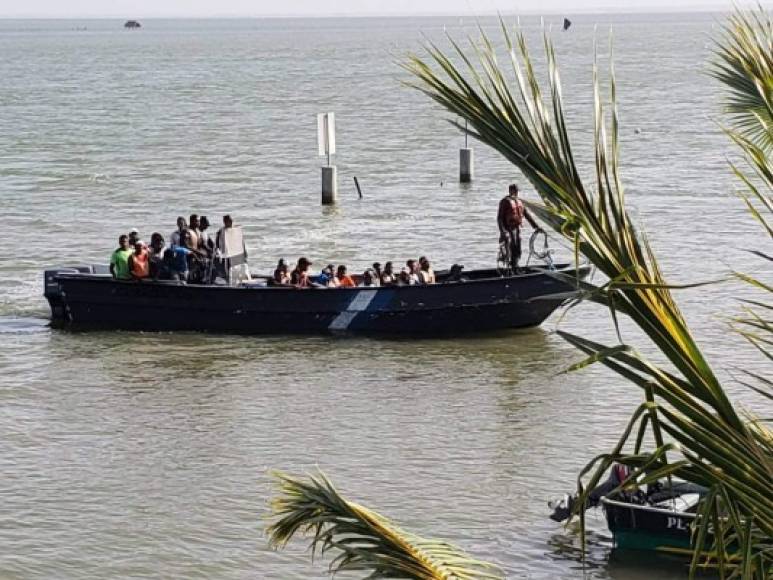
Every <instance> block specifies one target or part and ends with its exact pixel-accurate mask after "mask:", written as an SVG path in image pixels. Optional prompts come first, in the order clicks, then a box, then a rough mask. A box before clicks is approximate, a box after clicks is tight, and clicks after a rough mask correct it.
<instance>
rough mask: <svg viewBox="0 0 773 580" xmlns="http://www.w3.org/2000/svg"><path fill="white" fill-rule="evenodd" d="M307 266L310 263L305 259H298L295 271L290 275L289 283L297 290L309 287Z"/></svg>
mask: <svg viewBox="0 0 773 580" xmlns="http://www.w3.org/2000/svg"><path fill="white" fill-rule="evenodd" d="M309 266H311V262H310V261H309V260H308V259H307V258H303V257H302V258H298V264H297V265H296V266H295V270H293V271H292V274H290V283H291V284H292V285H293V286H296V287H298V288H308V287H309V286H311V282H310V281H309Z"/></svg>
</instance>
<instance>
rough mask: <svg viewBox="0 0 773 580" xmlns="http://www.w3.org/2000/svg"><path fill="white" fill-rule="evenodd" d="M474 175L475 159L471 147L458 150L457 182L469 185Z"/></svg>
mask: <svg viewBox="0 0 773 580" xmlns="http://www.w3.org/2000/svg"><path fill="white" fill-rule="evenodd" d="M474 174H475V157H474V155H473V149H472V147H463V148H462V149H459V182H460V183H469V182H471V181H472V178H473V176H474Z"/></svg>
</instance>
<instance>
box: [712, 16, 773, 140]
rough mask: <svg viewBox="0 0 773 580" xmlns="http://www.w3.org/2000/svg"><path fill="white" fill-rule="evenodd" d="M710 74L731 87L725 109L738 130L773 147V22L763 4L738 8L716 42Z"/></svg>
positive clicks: (747, 136)
mask: <svg viewBox="0 0 773 580" xmlns="http://www.w3.org/2000/svg"><path fill="white" fill-rule="evenodd" d="M716 54H717V60H716V61H715V62H714V65H713V68H712V71H711V74H712V75H713V76H714V77H715V78H717V79H718V80H719V81H721V82H722V83H724V84H725V86H726V87H727V89H728V96H727V104H726V109H727V113H728V116H729V117H730V120H731V122H732V123H733V127H734V129H735V131H736V132H737V133H738V134H741V135H745V136H746V138H747V139H748V140H749V143H750V144H752V145H754V146H756V147H758V148H759V149H760V150H761V151H763V152H765V153H770V151H771V149H773V23H771V20H770V16H769V15H768V14H767V12H765V10H763V9H762V8H760V10H759V11H757V12H751V11H742V10H736V12H735V14H733V15H732V16H731V17H730V18H729V19H728V21H727V23H726V24H725V26H724V28H723V34H722V37H721V38H720V40H719V41H718V42H717V47H716Z"/></svg>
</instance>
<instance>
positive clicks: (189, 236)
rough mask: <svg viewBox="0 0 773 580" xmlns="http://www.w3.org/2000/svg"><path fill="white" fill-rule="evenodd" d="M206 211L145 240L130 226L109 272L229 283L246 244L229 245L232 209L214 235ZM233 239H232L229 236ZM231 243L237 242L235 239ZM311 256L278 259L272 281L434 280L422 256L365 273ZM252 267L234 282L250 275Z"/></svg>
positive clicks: (336, 284) (304, 284)
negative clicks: (317, 264) (316, 264)
mask: <svg viewBox="0 0 773 580" xmlns="http://www.w3.org/2000/svg"><path fill="white" fill-rule="evenodd" d="M209 228H210V222H209V219H208V218H207V217H206V216H198V215H197V214H192V215H191V216H190V217H189V219H188V220H187V221H186V220H185V218H184V217H178V218H177V228H176V229H175V230H174V231H173V232H172V233H171V235H170V236H169V238H168V240H169V242H168V243H167V240H166V239H165V238H164V236H163V235H162V234H160V233H159V232H153V233H152V234H151V236H150V242H149V243H147V242H145V241H144V240H143V239H142V238H141V236H140V233H139V231H138V230H137V229H136V228H132V229H131V231H129V233H128V234H121V235H120V236H119V238H118V248H117V249H116V250H115V251H114V252H113V253H112V255H111V257H110V273H111V274H112V275H113V277H114V278H116V279H119V280H174V281H179V282H185V283H191V284H215V283H231V282H232V281H233V280H232V278H233V277H234V276H233V272H234V267H235V266H237V267H238V266H239V265H242V266H243V267H245V268H246V262H247V248H246V246H245V245H244V242H243V238H241V237H239V236H237V237H236V243H237V247H236V249H235V250H234V248H233V247H230V248H229V247H228V245H229V244H228V243H229V240H231V238H232V237H233V236H230V235H229V234H230V233H231V232H232V230H234V229H235V226H234V223H233V219H232V218H231V216H230V215H225V216H223V227H222V228H220V229H219V230H218V231H217V232H216V234H215V235H214V236H212V235H211V234H210V232H209ZM231 241H232V240H231ZM231 246H233V244H231ZM312 265H313V264H312V262H311V261H310V260H309V259H307V258H305V257H301V258H299V259H298V261H297V262H296V264H295V267H294V268H293V269H292V270H290V267H289V265H288V264H287V263H286V262H285V260H284V259H281V260H279V262H278V263H277V265H276V269H275V270H274V274H273V276H272V277H271V278H270V279H269V280H268V284H269V285H270V286H294V287H297V288H312V287H317V288H349V287H357V286H392V285H395V286H413V285H417V284H435V283H436V276H435V272H434V270H433V269H432V265H431V264H430V261H429V260H428V259H427V258H426V257H425V256H422V257H421V258H419V259H418V260H415V259H410V260H407V261H406V263H405V266H404V267H402V268H401V269H399V270H397V269H396V268H395V267H394V264H393V263H392V262H386V263H385V264H384V266H383V267H382V266H381V264H380V263H379V262H376V263H374V264H373V265H372V267H371V268H367V269H366V270H365V271H364V272H363V273H362V274H359V275H357V274H350V272H349V270H348V268H347V266H346V265H345V264H338V265H337V266H336V265H334V264H327V265H326V266H325V267H324V268H322V269H321V270H320V271H319V273H318V274H314V273H312V270H311V266H312ZM249 279H250V277H249V273H247V274H246V276H244V277H242V278H241V279H240V280H236V282H240V281H246V280H249Z"/></svg>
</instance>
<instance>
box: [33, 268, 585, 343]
mask: <svg viewBox="0 0 773 580" xmlns="http://www.w3.org/2000/svg"><path fill="white" fill-rule="evenodd" d="M589 271H590V268H589V267H588V266H580V267H579V268H575V267H574V266H572V265H570V264H556V265H554V266H553V265H551V266H532V267H528V268H525V269H523V270H522V271H521V272H520V273H519V274H517V275H510V276H507V275H501V274H500V272H499V271H498V270H496V269H491V270H473V271H469V272H464V275H463V276H461V277H459V276H451V274H450V273H438V275H437V283H436V284H431V285H415V286H383V287H357V288H304V289H298V288H294V287H288V286H270V285H268V284H266V280H265V279H254V280H252V281H251V282H248V283H245V284H242V285H240V286H237V287H232V286H219V285H197V284H182V283H179V282H171V281H130V280H115V279H113V278H112V277H111V276H110V275H109V273H107V272H106V270H105V268H104V267H94V266H79V267H74V268H57V269H52V270H47V271H46V272H45V296H46V298H47V299H48V302H49V304H50V305H51V312H52V320H53V322H54V323H55V324H58V325H62V326H69V327H73V328H79V329H90V328H102V329H105V328H107V329H126V330H148V331H177V330H193V331H210V332H226V333H240V334H290V333H294V334H328V333H335V332H358V333H373V334H403V335H419V334H425V335H459V334H467V333H472V332H482V331H491V330H498V329H507V328H521V327H528V326H537V325H539V324H540V323H542V321H544V320H545V319H546V318H547V317H548V316H549V315H550V314H551V313H552V312H553V311H554V310H556V308H558V307H559V306H560V305H561V304H562V303H564V302H565V301H566V300H567V299H569V298H571V297H573V296H575V293H576V289H575V286H574V285H573V284H572V283H571V282H570V280H572V279H573V278H577V277H579V278H580V279H582V278H584V277H586V276H587V275H588V273H589ZM556 273H560V274H563V275H564V276H556Z"/></svg>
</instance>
